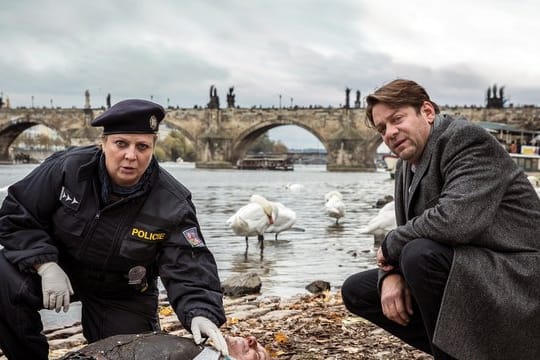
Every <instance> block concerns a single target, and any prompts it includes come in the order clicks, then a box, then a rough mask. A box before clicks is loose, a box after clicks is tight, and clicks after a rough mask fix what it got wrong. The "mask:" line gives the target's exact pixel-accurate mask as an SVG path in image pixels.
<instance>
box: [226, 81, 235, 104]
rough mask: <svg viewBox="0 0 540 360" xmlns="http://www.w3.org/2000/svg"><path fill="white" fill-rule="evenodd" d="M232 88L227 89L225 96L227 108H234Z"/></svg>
mask: <svg viewBox="0 0 540 360" xmlns="http://www.w3.org/2000/svg"><path fill="white" fill-rule="evenodd" d="M234 97H235V95H234V86H231V87H230V88H229V93H228V94H227V107H228V108H234Z"/></svg>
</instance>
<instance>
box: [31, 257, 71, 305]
mask: <svg viewBox="0 0 540 360" xmlns="http://www.w3.org/2000/svg"><path fill="white" fill-rule="evenodd" d="M36 270H37V272H38V274H39V275H40V276H41V289H42V291H43V307H45V309H49V310H52V309H55V310H56V312H60V309H61V308H62V307H64V312H67V311H68V310H69V296H70V295H73V288H72V287H71V282H70V281H69V278H68V276H67V275H66V273H65V272H64V270H62V268H61V267H60V266H58V264H56V263H55V262H48V263H45V264H41V265H38V266H36Z"/></svg>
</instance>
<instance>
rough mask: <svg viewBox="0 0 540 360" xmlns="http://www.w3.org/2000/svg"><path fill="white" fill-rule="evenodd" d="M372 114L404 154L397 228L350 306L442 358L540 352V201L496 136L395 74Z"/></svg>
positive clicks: (358, 282)
mask: <svg viewBox="0 0 540 360" xmlns="http://www.w3.org/2000/svg"><path fill="white" fill-rule="evenodd" d="M367 104H368V106H367V109H366V113H367V122H368V123H369V125H371V126H372V127H374V128H375V129H376V130H377V131H378V132H379V133H380V134H381V136H382V138H383V141H384V142H385V144H386V145H387V146H388V147H389V148H390V149H391V150H392V151H393V152H394V153H395V154H396V155H398V156H399V158H400V160H399V162H398V166H397V171H396V175H395V179H396V183H395V206H396V220H397V224H398V226H397V227H396V228H395V229H394V230H393V231H391V232H390V233H388V235H387V236H386V238H385V239H384V241H383V242H382V244H381V247H380V248H379V250H378V252H377V264H378V266H379V269H373V270H368V271H364V272H361V273H358V274H354V275H352V276H351V277H349V278H348V279H347V280H346V281H345V282H344V284H343V287H342V295H343V301H344V303H345V305H346V306H347V308H348V309H349V310H350V311H351V312H353V313H355V314H357V315H359V316H362V317H364V318H366V319H368V320H369V321H371V322H373V323H375V324H377V325H379V326H381V327H382V328H384V329H386V330H387V331H389V332H391V333H393V334H394V335H396V336H398V337H399V338H401V339H402V340H404V341H405V342H407V343H409V344H411V345H412V346H414V347H416V348H418V349H421V350H423V351H425V352H427V353H430V354H433V355H434V357H435V359H454V358H456V359H476V360H478V359H489V360H493V359H538V358H540V286H538V284H540V252H539V250H540V199H539V198H538V195H537V194H536V192H535V190H534V188H533V187H532V185H531V184H530V182H529V181H528V180H527V177H526V175H525V174H524V172H523V171H522V170H521V169H520V168H519V167H518V166H517V165H516V164H515V163H514V162H513V160H512V159H511V158H510V156H509V155H508V154H507V152H506V150H505V149H504V148H503V147H502V146H501V145H500V144H499V142H498V141H497V139H495V138H494V137H493V136H492V135H490V134H489V133H488V132H487V131H485V130H484V129H482V128H481V127H479V126H477V125H475V124H473V123H471V122H469V121H467V120H464V119H460V120H456V119H452V118H451V117H449V116H446V115H441V114H440V112H439V108H438V106H437V105H436V104H435V103H434V102H433V101H431V100H430V98H429V95H428V94H427V92H426V91H425V89H424V88H423V87H421V86H420V85H418V84H417V83H415V82H414V81H410V80H403V79H398V80H394V81H392V82H390V83H388V84H386V85H384V86H382V87H381V88H380V89H378V90H377V91H375V92H374V93H373V94H371V95H369V96H368V97H367Z"/></svg>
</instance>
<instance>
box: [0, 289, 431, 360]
mask: <svg viewBox="0 0 540 360" xmlns="http://www.w3.org/2000/svg"><path fill="white" fill-rule="evenodd" d="M160 304H161V305H160V319H161V326H162V329H163V330H164V331H166V332H168V333H172V334H176V335H179V336H189V333H188V332H187V331H186V330H185V329H183V328H182V326H181V325H180V323H179V322H178V320H177V318H176V315H175V314H174V312H173V311H172V309H171V308H170V307H169V305H168V303H167V301H166V299H165V298H163V299H162V301H161V302H160ZM225 310H226V314H227V323H226V324H225V325H224V326H223V327H222V331H223V333H224V334H226V335H235V336H246V335H254V336H255V337H257V339H258V340H259V341H260V342H261V344H263V345H264V346H265V347H266V349H267V350H268V351H269V352H270V353H271V354H272V356H273V357H274V359H278V360H285V359H287V360H307V359H310V360H319V359H320V360H323V359H324V360H338V359H339V360H348V359H351V360H353V359H355V360H356V359H360V360H362V359H373V360H375V359H377V360H385V359H393V360H400V359H403V360H404V359H417V360H427V359H432V357H431V356H428V355H427V354H425V353H423V352H421V351H418V350H415V349H413V348H412V347H410V346H408V345H407V344H404V343H403V342H401V341H400V340H399V339H397V338H395V337H394V336H392V335H389V334H388V333H387V332H385V331H383V330H382V329H379V328H377V327H375V326H374V325H372V324H370V323H368V322H366V321H364V320H362V319H361V318H359V317H357V316H354V315H352V314H351V313H349V312H348V311H347V310H346V309H345V307H344V306H343V302H342V300H341V296H340V294H339V292H327V293H322V294H318V295H311V294H309V295H297V296H294V297H290V298H280V297H277V296H273V297H257V296H244V297H241V298H236V299H233V298H225ZM81 331H82V330H81V327H80V324H79V323H76V324H74V325H73V326H70V327H66V328H62V329H58V328H57V329H49V330H47V332H46V335H47V337H48V339H49V344H50V355H49V358H50V359H58V358H59V357H61V356H62V355H64V354H66V353H67V352H69V351H72V350H76V349H78V348H80V347H82V346H84V345H85V340H84V337H83V336H82V332H81ZM0 359H5V357H0Z"/></svg>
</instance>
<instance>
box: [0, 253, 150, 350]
mask: <svg viewBox="0 0 540 360" xmlns="http://www.w3.org/2000/svg"><path fill="white" fill-rule="evenodd" d="M64 270H65V271H66V273H67V274H68V275H69V274H70V273H72V272H73V273H75V272H76V271H77V269H65V268H64ZM70 270H73V271H70ZM0 274H1V275H0V348H1V349H2V351H3V352H4V354H5V355H6V356H7V358H8V359H10V360H19V359H21V360H28V359H37V360H40V359H48V354H49V345H48V343H47V338H46V337H45V335H43V334H42V330H43V324H42V322H41V317H40V314H39V310H41V309H42V308H43V300H42V291H41V277H40V276H39V275H37V274H33V273H32V274H31V273H28V274H26V273H21V272H20V271H19V270H18V269H17V268H15V267H14V266H13V265H11V264H10V263H9V262H8V261H7V260H6V258H5V256H4V253H3V251H1V250H0ZM76 278H77V277H76V276H70V280H71V283H72V286H73V288H74V291H75V296H72V297H71V300H72V301H77V300H80V301H81V303H82V314H81V323H82V327H83V335H84V336H85V338H86V340H87V341H88V342H89V343H91V342H94V341H97V340H99V339H103V338H106V337H109V336H112V335H117V334H134V333H140V332H147V331H157V330H159V318H158V314H157V305H158V289H157V285H156V282H155V281H151V282H150V283H149V288H148V290H147V291H146V292H144V293H140V292H138V291H136V290H135V289H132V288H131V287H130V286H129V285H127V283H126V284H118V285H117V286H110V285H111V284H106V283H100V282H96V283H90V282H87V283H85V282H82V281H80V280H77V279H76ZM51 311H52V310H51Z"/></svg>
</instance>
